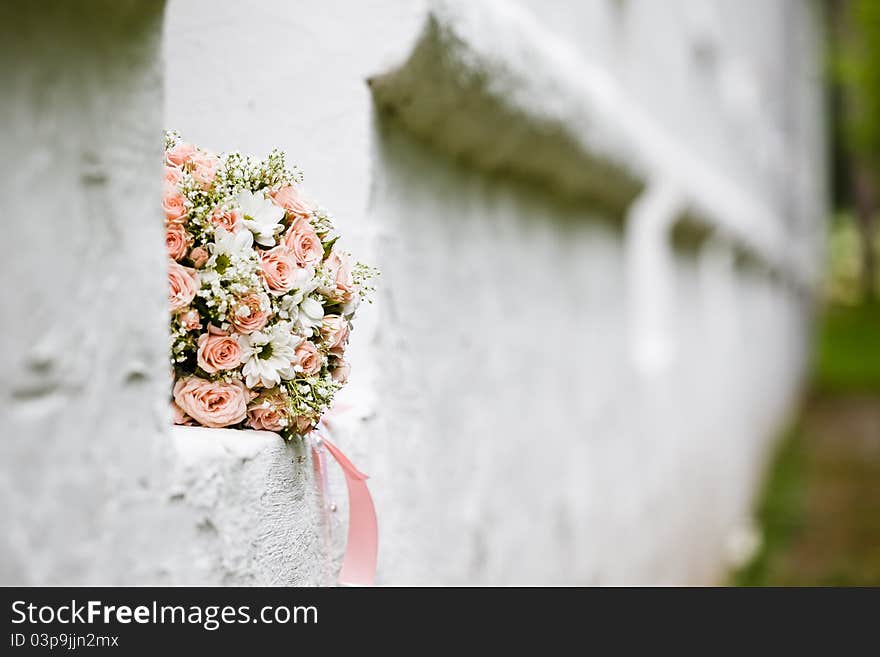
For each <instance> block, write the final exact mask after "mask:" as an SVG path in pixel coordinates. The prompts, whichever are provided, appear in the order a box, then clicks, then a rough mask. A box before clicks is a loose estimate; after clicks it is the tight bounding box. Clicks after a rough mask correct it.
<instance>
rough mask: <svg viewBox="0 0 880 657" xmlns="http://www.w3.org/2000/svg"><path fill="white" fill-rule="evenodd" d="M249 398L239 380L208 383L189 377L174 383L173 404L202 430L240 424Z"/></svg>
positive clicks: (205, 380)
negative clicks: (201, 427)
mask: <svg viewBox="0 0 880 657" xmlns="http://www.w3.org/2000/svg"><path fill="white" fill-rule="evenodd" d="M249 397H250V395H249V394H248V391H247V389H246V388H245V386H244V384H243V383H242V382H241V381H231V382H226V381H208V380H207V379H202V378H199V377H197V376H189V377H185V378H183V379H180V380H178V381H177V383H175V384H174V401H175V402H176V403H177V405H178V406H179V407H180V408H181V409H182V410H183V412H184V413H186V414H187V415H189V416H190V417H191V418H192V419H194V420H195V421H196V422H198V423H199V424H201V425H202V426H205V427H214V428H219V427H228V426H230V425H232V424H238V423H239V422H243V421H244V419H245V418H246V417H247V403H248V401H249Z"/></svg>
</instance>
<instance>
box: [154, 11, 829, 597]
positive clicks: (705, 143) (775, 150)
mask: <svg viewBox="0 0 880 657" xmlns="http://www.w3.org/2000/svg"><path fill="white" fill-rule="evenodd" d="M209 5H210V6H211V10H210V11H211V12H212V14H213V16H212V20H211V21H210V23H205V22H204V21H203V16H204V13H205V12H206V11H208V9H207V8H208V6H209ZM814 9H815V7H814V6H813V5H812V4H810V3H799V2H777V3H760V2H754V3H749V4H748V6H745V5H744V4H743V3H739V2H733V1H732V0H731V1H726V0H725V1H719V2H711V3H707V2H695V1H687V0H681V1H678V2H671V3H653V2H648V1H644V2H612V1H605V0H596V1H594V2H585V3H572V2H566V1H563V0H560V1H557V2H543V1H541V2H531V1H530V0H524V1H523V2H516V3H513V2H508V3H505V2H482V3H466V2H432V3H421V2H419V3H409V2H395V1H382V2H373V3H369V4H368V5H367V4H356V3H350V2H342V1H340V2H320V3H305V4H301V5H298V6H297V9H296V10H293V9H292V8H290V7H289V6H288V5H286V3H282V2H263V3H260V4H259V5H257V6H256V8H254V7H250V8H248V9H245V8H243V7H240V6H237V5H235V4H234V3H207V2H195V3H193V2H188V3H183V2H171V5H170V8H169V14H168V23H167V34H168V41H167V45H166V50H165V52H166V57H167V63H166V65H167V72H168V96H167V122H168V124H169V125H170V126H173V127H175V128H178V129H179V130H181V131H182V132H183V133H184V134H185V135H186V136H188V137H190V138H192V139H194V140H196V141H199V142H202V143H204V144H206V145H207V146H210V147H214V148H243V149H247V150H252V151H256V152H265V151H266V150H268V149H269V148H270V147H271V146H273V145H280V146H282V147H284V148H286V149H287V150H288V151H290V153H291V155H292V157H293V158H294V160H296V161H297V162H299V163H300V164H301V165H302V166H303V168H304V170H305V173H306V183H307V187H308V188H309V190H310V191H311V192H313V193H314V195H315V196H316V197H317V198H319V199H320V200H321V201H322V202H323V203H324V204H325V205H328V206H329V207H330V208H331V209H332V210H334V211H335V212H336V214H337V215H338V217H339V224H340V227H341V229H342V230H343V231H344V234H345V235H346V238H347V240H348V245H349V247H350V248H351V249H352V250H354V251H355V252H356V253H358V254H360V255H363V256H364V257H365V258H373V260H374V261H376V262H377V263H378V264H379V266H380V267H381V268H382V270H383V276H382V279H381V281H380V284H381V290H380V294H379V299H378V301H377V304H376V305H375V306H374V307H371V308H368V309H367V310H366V311H365V312H364V313H363V316H362V317H361V318H360V324H359V326H358V327H357V328H358V330H357V331H356V332H355V334H354V338H353V341H354V349H355V350H356V353H355V370H354V376H353V381H352V386H351V390H349V391H348V392H347V400H348V401H349V402H352V403H354V404H355V407H356V410H355V412H353V413H351V414H350V421H349V422H348V427H347V429H346V430H344V431H342V432H340V435H339V441H340V442H341V443H342V444H343V446H344V447H345V448H346V449H347V450H349V452H350V454H351V455H352V456H353V458H354V459H355V461H356V462H357V463H358V465H359V466H361V467H362V468H363V469H364V470H365V471H366V472H369V473H370V474H371V475H373V478H372V479H371V487H372V490H373V491H374V494H375V497H376V501H377V508H378V511H379V520H380V529H381V532H380V533H381V544H380V559H379V579H380V581H381V582H386V583H440V584H442V583H457V584H467V583H479V584H490V583H523V582H528V583H635V582H641V583H675V582H710V581H715V580H717V579H718V578H719V577H720V576H721V575H722V573H723V572H724V569H725V568H726V567H727V566H728V565H729V564H730V563H731V560H733V559H735V558H736V556H737V554H738V553H741V552H742V550H743V546H744V545H746V544H747V543H748V540H747V538H748V533H747V529H748V526H749V519H748V518H749V507H750V503H751V500H752V496H753V494H754V490H755V486H756V483H757V481H758V479H759V476H760V472H761V468H762V466H763V463H764V460H765V458H766V455H767V452H768V449H769V446H770V444H771V439H772V437H773V436H774V434H775V432H776V430H777V429H778V427H779V426H780V423H781V422H782V421H783V420H784V418H785V416H786V413H787V411H788V410H789V409H790V406H791V404H792V402H793V400H794V399H795V396H796V393H797V385H798V381H799V378H800V376H801V373H802V370H803V365H804V357H805V347H806V343H807V340H808V335H809V313H810V301H809V295H808V294H805V287H804V286H805V285H806V286H807V287H808V286H809V281H810V280H811V278H812V277H813V276H815V265H816V263H817V259H816V257H815V254H816V251H817V248H818V245H819V243H820V240H819V235H821V215H822V211H823V207H824V193H825V191H824V183H823V175H824V171H823V164H822V150H821V149H822V139H821V123H820V122H821V117H822V112H821V96H820V93H819V88H818V79H819V77H818V66H819V57H818V56H819V51H818V48H819V45H818V33H817V27H816V26H817V16H816V15H814ZM429 12H431V16H433V18H432V19H431V20H435V21H436V24H439V25H440V26H441V27H440V30H441V33H443V34H446V33H445V32H443V30H444V29H446V28H445V27H444V26H445V25H446V23H445V22H444V21H448V23H449V24H450V25H453V27H455V26H464V27H463V28H462V30H461V31H460V32H456V31H455V30H453V36H452V37H451V38H450V39H449V41H450V42H451V43H452V44H453V45H452V46H451V47H452V48H453V49H456V48H458V47H459V45H460V42H461V41H462V39H464V40H466V39H467V38H468V33H469V31H470V34H471V35H472V36H474V42H473V43H474V45H475V49H473V50H470V49H468V44H466V43H465V44H464V46H463V47H462V48H461V49H460V51H458V50H455V51H452V50H450V51H444V50H442V48H441V50H439V51H436V52H430V53H429V54H428V55H427V57H428V60H429V61H428V63H427V64H419V65H417V67H416V68H414V69H413V73H412V76H411V77H410V78H407V77H406V75H403V76H401V77H398V78H396V79H395V80H396V81H395V82H394V83H393V85H396V86H395V87H394V89H393V92H388V93H386V91H387V89H388V88H389V86H388V85H387V84H385V83H384V82H380V83H377V84H376V87H375V90H376V94H377V96H376V97H377V99H378V101H380V104H388V105H389V106H390V111H391V115H389V116H379V115H378V114H377V112H376V109H375V107H374V105H373V103H372V101H371V98H370V96H369V90H368V89H367V87H366V85H365V81H366V80H367V79H368V78H376V76H379V78H381V76H382V75H383V74H385V73H386V72H388V71H393V70H395V69H396V67H398V66H399V65H400V64H401V63H402V62H404V61H405V60H406V59H407V57H408V56H409V53H410V51H411V50H412V49H413V48H414V47H415V44H416V43H418V42H419V39H420V38H422V35H423V34H424V32H423V29H424V26H425V24H426V19H427V16H428V13H429ZM481 12H483V13H481ZM456 21H458V22H456ZM511 28H513V29H511ZM520 41H522V43H520ZM230 43H237V44H239V45H240V47H233V48H230V47H228V44H230ZM432 60H433V61H432ZM267 61H268V62H271V64H270V65H266V64H265V62H267ZM582 63H585V64H586V65H588V66H589V71H590V75H587V68H586V67H585V68H583V69H582V70H583V73H582V74H579V72H578V71H579V70H581V69H578V66H580V65H581V64H582ZM557 64H559V65H558V66H557ZM542 67H544V68H542ZM438 75H439V76H446V77H445V79H440V78H438V77H436V76H438ZM383 84H384V85H385V86H384V87H383ZM393 85H392V86H393ZM443 85H445V86H443ZM476 87H480V88H481V89H483V91H481V92H480V93H484V94H485V98H487V99H488V100H480V99H479V98H477V97H476V96H468V95H461V96H460V97H456V96H455V95H454V94H456V93H460V91H457V90H456V89H459V90H461V89H464V90H467V89H471V88H476ZM612 89H613V90H614V91H613V93H612ZM444 94H445V95H444ZM450 94H452V95H450ZM612 98H613V99H615V100H614V102H611V100H609V99H612ZM621 99H622V100H621ZM386 100H388V102H387V103H386V102H385V101H386ZM580 102H584V103H587V106H584V107H578V106H577V104H578V103H580ZM480 103H482V106H483V107H485V108H488V109H481V106H480ZM595 103H598V105H597V104H595ZM614 103H617V105H615V104H614ZM438 107H443V108H445V109H443V110H439V111H438ZM450 116H451V117H452V118H449V117H450ZM615 116H616V120H617V121H618V123H619V124H623V125H615V124H614V120H615ZM603 121H604V123H603ZM636 124H637V125H636ZM590 130H592V132H590ZM487 135H492V138H491V139H487V137H486V136H487ZM618 136H620V137H621V138H620V139H618V138H617V137H618ZM550 139H553V140H555V141H548V140H550ZM627 139H629V141H626V140H627ZM529 140H532V141H531V142H529ZM542 140H543V141H542ZM425 142H433V144H432V145H425ZM648 142H650V143H648ZM524 144H525V148H523V145H524ZM530 144H531V148H532V150H529V147H530ZM683 151H686V153H685V154H684V155H683V154H682V152H683ZM578 153H581V155H579V154H578ZM597 153H599V155H603V156H605V157H608V158H609V159H608V162H609V166H610V168H606V169H605V170H603V166H604V165H602V164H601V161H600V160H596V159H595V157H594V156H596V154H597ZM530 154H531V155H532V156H536V157H539V158H541V161H535V162H531V163H530V162H528V161H524V160H523V157H526V158H527V157H529V155H530ZM554 157H557V158H559V159H558V160H556V161H554V160H553V158H554ZM579 158H580V159H579ZM455 160H465V161H466V163H461V162H456V161H455ZM688 167H690V169H688ZM664 168H665V169H667V171H670V170H671V171H673V173H675V174H676V175H677V176H678V177H679V178H682V179H684V182H683V183H682V182H681V181H680V180H675V181H674V182H675V185H674V186H673V187H674V188H675V191H674V194H673V196H674V201H673V203H672V206H673V207H674V209H673V210H670V212H673V213H674V214H673V215H670V216H669V220H668V221H667V220H666V219H658V220H657V221H658V222H659V223H657V224H656V225H654V224H647V225H646V226H645V220H642V219H640V218H639V217H640V216H641V215H642V214H651V213H654V214H656V212H658V211H660V212H662V211H663V210H662V207H663V203H664V201H663V200H662V199H663V198H664V196H663V191H662V190H663V189H665V187H664V185H665V184H666V181H665V178H668V177H667V176H664V175H663V169H664ZM619 170H624V171H628V172H630V173H631V174H632V175H634V176H635V178H636V185H635V187H632V186H631V184H630V183H629V182H627V181H626V178H625V177H623V178H619V179H617V180H615V179H614V176H615V175H616V174H615V172H616V171H619ZM498 171H501V172H502V175H501V176H500V177H499V176H498V175H497V173H498ZM690 171H693V173H694V175H693V176H690V175H689V172H690ZM487 172H492V175H488V173H487ZM505 172H506V173H505ZM707 172H711V175H710V173H707ZM508 173H512V174H514V175H513V177H511V176H508V175H507V174H508ZM626 175H628V174H626ZM530 176H532V184H529V177H530ZM591 176H592V177H591ZM691 178H693V180H699V181H705V184H702V185H698V186H697V187H696V188H691V189H682V187H685V188H686V187H687V185H688V184H692V187H693V184H694V183H693V181H691V180H690V179H691ZM556 183H559V184H558V185H557V184H556ZM603 185H606V188H607V189H608V190H609V191H610V190H611V189H612V187H610V186H612V185H618V187H615V188H614V189H618V190H621V193H616V192H615V193H614V194H613V195H611V196H609V197H608V198H607V199H606V200H610V202H611V205H614V204H615V203H617V204H620V203H621V202H622V203H623V206H621V207H620V208H619V210H620V212H614V211H612V212H610V214H615V215H616V214H620V213H622V215H623V218H624V220H621V218H620V217H619V216H618V217H616V218H615V217H611V216H609V212H608V211H607V204H605V203H602V204H598V205H596V206H595V207H590V205H589V202H585V199H588V198H589V197H590V196H591V194H592V195H594V196H595V195H598V196H601V195H602V194H601V193H602V192H603V191H604V190H603ZM657 185H660V187H657ZM640 187H641V188H645V189H648V190H650V192H651V194H652V196H651V197H645V199H644V202H643V203H642V205H641V206H639V208H636V206H634V205H633V206H630V205H628V204H629V203H630V201H631V199H632V190H635V191H636V192H638V190H639V188H640ZM655 188H656V189H655ZM580 191H584V192H586V193H585V194H583V195H582V197H581V198H578V196H579V194H578V192H580ZM569 192H573V193H569ZM594 192H596V193H597V194H593V193H594ZM656 194H659V196H657V197H656V200H650V201H649V198H650V199H655V196H654V195H656ZM658 204H659V205H658ZM642 206H643V207H642ZM658 207H659V208H660V210H657V208H658ZM694 207H696V208H697V210H698V211H699V213H700V214H701V215H702V216H703V217H704V218H705V219H706V220H707V221H708V230H709V232H712V231H715V232H716V233H717V235H716V236H714V237H713V236H710V238H709V239H708V240H705V239H704V240H703V241H702V242H701V243H699V244H698V245H697V246H696V247H694V246H691V247H688V248H686V249H680V250H677V251H674V250H668V249H667V248H666V246H664V245H665V244H666V242H667V241H668V240H667V238H668V237H669V231H670V230H671V228H672V224H673V223H675V221H676V220H677V218H678V215H679V214H681V215H684V214H687V213H689V212H691V211H693V209H694ZM603 209H605V210H603ZM612 210H613V208H612ZM652 220H653V219H652ZM652 226H653V227H652ZM752 246H754V247H756V253H757V254H758V259H757V262H755V261H752V264H746V265H744V264H743V259H742V257H741V252H742V250H743V249H745V250H746V251H748V250H749V249H750V248H751V247H752ZM645 254H647V255H645ZM747 260H748V259H747ZM768 270H772V271H773V275H772V276H770V275H768V274H767V271H768ZM643 352H644V353H643ZM338 486H339V482H338V480H337V482H336V488H337V492H338ZM341 530H342V526H341V525H340V524H337V525H336V527H335V530H334V532H333V533H334V535H336V548H335V549H336V552H337V554H338V549H339V542H338V541H339V537H338V534H339V533H340V532H341Z"/></svg>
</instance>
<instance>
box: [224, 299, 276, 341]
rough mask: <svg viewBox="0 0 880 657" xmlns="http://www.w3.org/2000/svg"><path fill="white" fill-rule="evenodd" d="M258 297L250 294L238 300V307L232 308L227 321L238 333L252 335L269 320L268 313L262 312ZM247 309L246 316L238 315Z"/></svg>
mask: <svg viewBox="0 0 880 657" xmlns="http://www.w3.org/2000/svg"><path fill="white" fill-rule="evenodd" d="M260 301H261V299H260V296H259V295H257V294H251V295H249V296H246V297H243V298H241V299H239V301H238V305H237V306H236V307H235V308H233V310H232V313H231V315H230V316H229V321H230V322H232V325H233V326H234V327H235V329H236V330H237V331H238V332H239V333H253V332H254V331H259V330H260V329H261V328H263V327H264V326H265V325H266V322H267V321H268V320H269V313H268V311H266V310H263V309H262V307H261V303H260ZM245 308H246V309H247V314H244V312H242V314H239V312H240V311H242V309H245Z"/></svg>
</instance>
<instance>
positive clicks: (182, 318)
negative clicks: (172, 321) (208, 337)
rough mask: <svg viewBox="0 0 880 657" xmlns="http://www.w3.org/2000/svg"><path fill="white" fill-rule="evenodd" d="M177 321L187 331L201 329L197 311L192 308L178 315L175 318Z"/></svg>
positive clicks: (200, 319) (200, 320)
mask: <svg viewBox="0 0 880 657" xmlns="http://www.w3.org/2000/svg"><path fill="white" fill-rule="evenodd" d="M177 321H178V322H179V323H180V325H181V326H182V327H183V328H185V329H186V330H187V331H197V330H199V329H200V328H202V318H201V317H199V311H198V310H195V309H194V308H190V309H189V310H187V311H186V312H182V313H180V314H179V315H178V316H177Z"/></svg>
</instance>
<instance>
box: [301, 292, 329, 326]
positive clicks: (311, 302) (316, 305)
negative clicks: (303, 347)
mask: <svg viewBox="0 0 880 657" xmlns="http://www.w3.org/2000/svg"><path fill="white" fill-rule="evenodd" d="M323 320H324V306H322V305H321V302H320V301H318V300H317V299H313V298H312V297H306V298H305V299H303V301H302V303H301V304H299V314H298V315H297V318H296V328H297V329H299V330H300V331H303V332H307V333H311V331H312V329H314V328H317V327H319V326H320V325H321V322H322V321H323Z"/></svg>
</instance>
